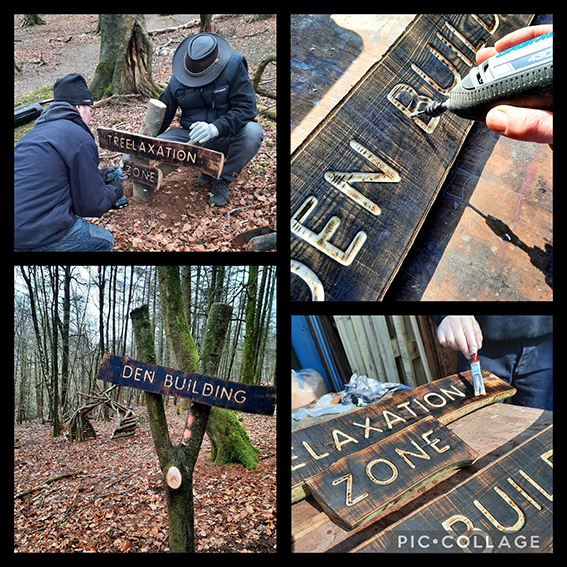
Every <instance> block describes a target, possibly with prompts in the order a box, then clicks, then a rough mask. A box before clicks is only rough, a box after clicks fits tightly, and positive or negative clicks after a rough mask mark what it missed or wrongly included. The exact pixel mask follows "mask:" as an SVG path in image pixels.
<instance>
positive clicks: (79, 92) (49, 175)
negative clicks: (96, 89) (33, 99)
mask: <svg viewBox="0 0 567 567" xmlns="http://www.w3.org/2000/svg"><path fill="white" fill-rule="evenodd" d="M53 96H54V99H55V102H54V103H53V104H51V105H50V106H48V107H47V108H46V109H45V110H44V111H43V113H42V115H41V116H40V117H39V118H38V119H37V120H36V122H35V125H34V127H33V130H31V131H30V132H28V133H27V134H26V135H25V136H24V137H23V138H22V139H21V140H20V141H19V142H18V143H17V144H16V147H15V148H14V205H15V210H14V249H15V251H16V252H28V251H29V252H31V251H34V252H44V251H49V252H109V251H111V250H112V247H113V244H114V239H113V237H112V234H110V232H108V230H106V229H105V228H102V227H100V226H96V225H93V224H91V223H88V222H86V221H85V220H84V219H83V218H82V217H100V216H102V215H103V214H104V213H105V212H106V211H108V210H109V209H110V208H112V206H113V205H114V203H115V202H116V201H117V199H118V198H120V197H122V195H123V193H124V191H123V188H122V183H121V182H120V181H113V182H112V183H108V184H105V183H104V182H103V180H102V177H101V174H100V172H99V170H98V148H97V145H96V143H95V140H94V137H93V135H92V133H91V131H90V130H89V127H88V124H89V122H90V121H91V116H92V109H91V106H92V104H93V95H92V93H91V91H90V90H89V88H88V86H87V83H86V81H85V79H84V78H83V77H82V76H81V75H79V74H78V73H72V74H70V75H67V76H65V77H63V78H62V79H58V80H57V82H56V83H55V85H54V87H53Z"/></svg>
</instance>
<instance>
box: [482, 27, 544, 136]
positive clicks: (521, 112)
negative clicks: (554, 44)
mask: <svg viewBox="0 0 567 567" xmlns="http://www.w3.org/2000/svg"><path fill="white" fill-rule="evenodd" d="M552 31H553V26H551V25H541V26H532V27H528V28H522V29H519V30H516V31H514V32H512V33H509V34H508V35H506V36H504V37H503V38H502V39H499V40H498V41H497V42H496V43H495V44H494V47H485V48H483V49H479V50H478V52H477V54H476V62H477V63H478V64H479V65H480V64H481V63H483V62H484V61H486V60H487V59H488V58H489V57H493V56H494V55H496V54H497V53H500V52H501V51H505V50H506V49H510V47H514V45H518V44H520V43H524V42H525V41H529V40H530V39H534V38H535V37H539V36H540V35H545V34H546V33H549V32H552ZM486 125H487V126H488V127H489V128H490V129H491V130H493V131H494V132H496V133H497V134H500V135H502V136H507V137H508V138H512V139H514V140H523V141H525V142H539V143H544V144H550V145H551V147H553V146H552V144H553V112H550V111H549V110H537V109H534V108H518V107H516V106H508V105H500V106H497V107H495V108H493V109H492V110H491V111H490V112H489V113H488V114H487V115H486Z"/></svg>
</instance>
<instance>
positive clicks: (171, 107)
mask: <svg viewBox="0 0 567 567" xmlns="http://www.w3.org/2000/svg"><path fill="white" fill-rule="evenodd" d="M158 100H160V101H161V102H163V104H165V105H166V106H167V110H166V111H165V116H164V117H163V122H162V123H161V128H160V129H159V132H158V134H157V135H158V136H159V135H160V134H163V133H164V132H165V131H166V130H167V129H168V128H169V125H170V124H171V122H172V120H173V118H174V117H175V113H176V112H177V102H176V100H175V99H174V98H173V96H172V94H171V90H170V88H169V85H167V87H165V90H164V91H163V92H162V93H161V94H160V95H159V99H158Z"/></svg>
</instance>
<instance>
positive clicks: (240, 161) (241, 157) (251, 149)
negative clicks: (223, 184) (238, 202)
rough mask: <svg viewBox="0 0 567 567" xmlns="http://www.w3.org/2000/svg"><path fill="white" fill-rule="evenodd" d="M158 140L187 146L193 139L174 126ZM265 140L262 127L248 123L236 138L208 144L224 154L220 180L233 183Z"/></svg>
mask: <svg viewBox="0 0 567 567" xmlns="http://www.w3.org/2000/svg"><path fill="white" fill-rule="evenodd" d="M158 138H161V139H162V140H171V141H172V142H183V143H184V144H186V143H187V142H188V141H189V140H190V139H191V134H190V133H189V130H186V129H185V128H179V127H178V126H174V127H173V128H170V129H169V130H166V131H165V132H164V133H163V134H160V135H159V136H158ZM263 139H264V132H263V131H262V126H260V124H258V123H257V122H247V123H246V125H245V126H244V127H243V128H241V129H240V130H239V131H238V132H237V133H236V134H235V135H234V136H226V137H223V136H219V137H218V138H214V139H213V140H210V141H208V142H206V143H205V145H204V147H205V148H207V149H209V150H215V151H216V152H222V153H223V154H224V157H225V160H224V166H223V168H222V172H221V175H220V179H223V180H225V181H227V182H228V183H232V182H233V181H234V180H235V179H236V178H237V177H238V176H239V175H240V172H241V171H242V169H243V168H244V166H245V165H246V164H247V163H248V162H249V161H250V160H251V159H252V158H253V157H254V156H255V155H256V154H257V153H258V150H259V149H260V146H261V145H262V140H263Z"/></svg>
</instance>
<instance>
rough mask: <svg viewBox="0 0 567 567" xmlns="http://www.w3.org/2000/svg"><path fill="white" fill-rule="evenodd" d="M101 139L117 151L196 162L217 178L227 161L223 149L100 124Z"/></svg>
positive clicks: (185, 163) (180, 162)
mask: <svg viewBox="0 0 567 567" xmlns="http://www.w3.org/2000/svg"><path fill="white" fill-rule="evenodd" d="M98 143H99V145H100V147H101V148H104V149H106V150H112V151H114V152H121V153H129V154H131V155H133V156H138V157H143V158H146V159H151V160H157V161H164V162H166V163H171V164H173V165H182V166H192V167H195V168H197V169H198V170H200V171H203V172H205V173H207V174H209V175H212V176H213V177H215V178H218V177H219V176H220V174H221V171H222V168H223V165H224V154H222V153H221V152H215V151H214V150H208V149H207V148H202V147H200V146H192V145H190V144H182V143H181V142H171V141H170V140H161V139H159V138H151V137H149V136H142V135H140V134H132V133H131V132H123V131H122V130H111V129H109V128H98Z"/></svg>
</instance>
